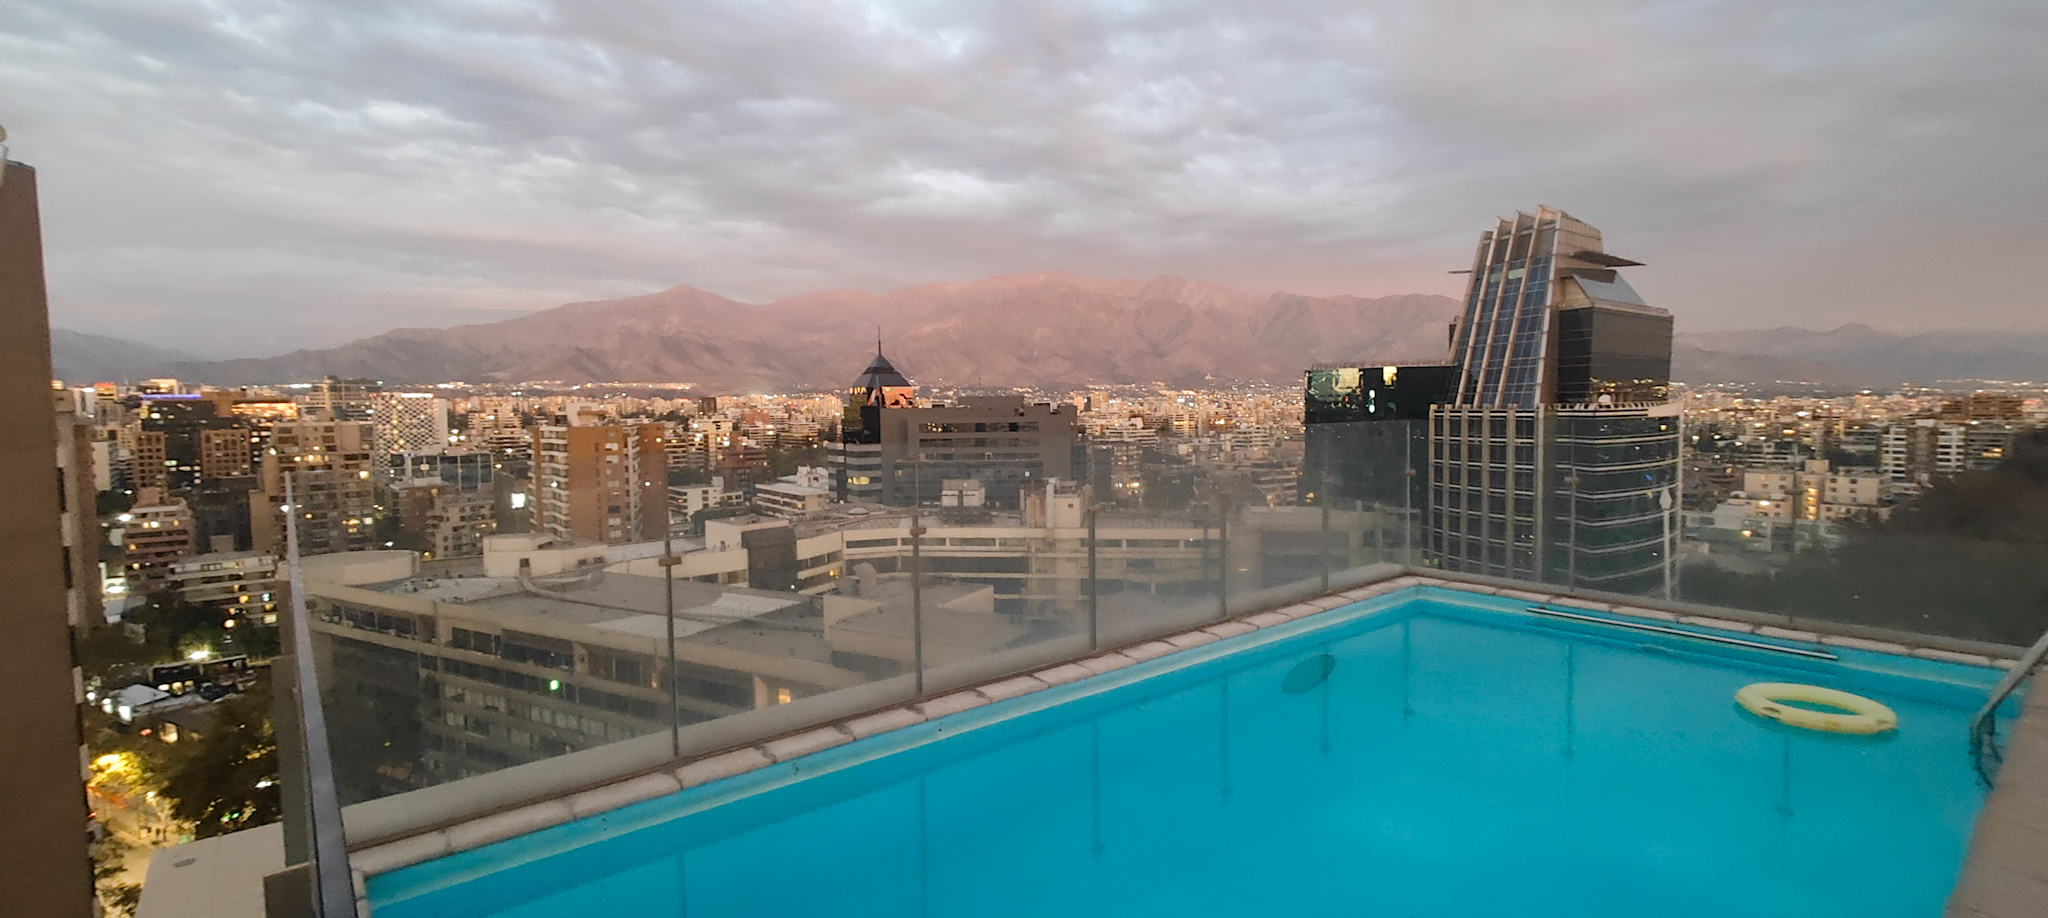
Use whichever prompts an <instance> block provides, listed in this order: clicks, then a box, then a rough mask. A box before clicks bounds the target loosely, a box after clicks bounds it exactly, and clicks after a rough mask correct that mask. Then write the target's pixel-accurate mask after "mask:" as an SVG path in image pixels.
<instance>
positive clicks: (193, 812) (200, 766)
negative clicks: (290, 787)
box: [160, 682, 282, 838]
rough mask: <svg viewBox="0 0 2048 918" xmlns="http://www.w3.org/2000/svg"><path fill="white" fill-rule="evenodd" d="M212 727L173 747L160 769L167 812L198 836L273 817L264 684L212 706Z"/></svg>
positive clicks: (272, 746) (273, 746)
mask: <svg viewBox="0 0 2048 918" xmlns="http://www.w3.org/2000/svg"><path fill="white" fill-rule="evenodd" d="M214 718H215V720H214V726H213V729H212V730H211V731H210V732H208V733H206V734H205V735H203V736H201V737H200V738H199V740H198V741H197V742H195V743H192V744H191V745H190V746H189V747H187V746H186V744H184V743H180V744H178V746H176V747H172V748H173V749H174V750H176V751H175V752H174V754H173V756H172V757H171V758H170V759H169V760H168V761H167V762H165V763H164V765H163V766H162V771H161V772H160V774H161V777H162V781H163V790H162V793H163V795H164V796H166V797H169V798H170V799H171V801H172V803H171V813H172V815H174V816H176V817H177V818H179V819H182V820H185V821H187V822H190V823H192V825H193V834H194V835H196V836H197V837H199V838H211V837H213V836H216V835H226V834H228V833H229V832H235V831H239V830H241V829H246V828H251V827H254V826H260V825H265V824H267V823H272V822H276V821H277V820H278V817H279V813H280V809H281V806H282V804H281V802H280V800H279V797H278V779H277V738H276V736H275V735H274V734H273V733H272V731H271V727H270V691H269V687H268V683H266V682H258V683H257V687H256V688H252V689H251V690H250V691H247V692H244V693H242V694H241V695H237V696H235V697H232V698H229V699H226V700H223V701H220V702H218V703H216V704H215V705H214Z"/></svg>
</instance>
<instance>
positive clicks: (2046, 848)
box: [138, 573, 2048, 918]
mask: <svg viewBox="0 0 2048 918" xmlns="http://www.w3.org/2000/svg"><path fill="white" fill-rule="evenodd" d="M1417 586H1433V587H1438V588H1443V589H1455V590H1465V591H1470V592H1474V593H1482V594H1494V595H1500V596H1506V597H1510V598H1514V599H1518V600H1523V601H1527V602H1530V603H1550V602H1554V603H1558V604H1561V605H1566V606H1569V607H1572V608H1580V609H1591V610H1596V611H1608V612H1613V613H1618V614H1622V615H1628V616H1634V617H1639V618H1647V619H1657V620H1663V621H1670V622H1677V623H1680V624H1685V625H1690V626H1694V627H1698V628H1705V629H1714V630H1720V631H1727V632H1734V633H1740V634H1751V635H1756V636H1760V637H1768V638H1779V639H1786V640H1797V641H1806V642H1812V643H1818V644H1823V645H1832V646H1839V647H1851V648H1857V649H1862V650H1870V651H1876V652H1881V653H1895V654H1900V655H1905V656H1916V657H1921V658H1925V659H1936V660H1945V661H1949V662H1956V663H1966V664H1973V665H1980V666H1988V667H1999V666H2005V667H2010V666H2011V665H2012V660H2013V659H2014V658H2016V657H2017V656H2018V653H2019V651H2018V649H2017V648H2005V647H1997V646H1991V645H1980V644H1972V643H1969V642H1961V641H1955V640H1949V639H1943V638H1937V637H1930V636H1921V635H1909V634H1902V633H1898V632H1885V631H1881V630H1878V629H1870V628H1863V627H1859V626H1853V625H1843V624H1838V623H1827V622H1815V621H1809V620H1799V619H1792V618H1789V617H1786V616H1781V615H1769V614H1759V613H1748V612H1741V611H1737V610H1728V609H1703V608H1702V607H1697V606H1690V605H1686V604H1682V603H1661V602H1656V601H1652V600H1646V599H1640V598H1628V599H1626V600H1625V601H1613V602H1609V601H1599V600H1596V599H1589V598H1588V597H1585V596H1580V595H1572V594H1563V593H1546V592H1540V591H1537V590H1531V589H1529V587H1530V586H1531V585H1530V584H1514V585H1512V586H1508V585H1503V584H1502V583H1501V582H1497V581H1484V580H1480V579H1477V578H1471V579H1468V578H1456V579H1451V578H1444V577H1438V576H1434V575H1424V574H1417V573H1402V574H1400V575H1399V576H1394V577H1391V578H1389V579H1385V580H1381V581H1378V582H1375V583H1371V584H1368V585H1365V586H1362V587H1358V588H1356V589H1350V590H1345V591H1342V592H1336V593H1331V594H1329V595H1326V596H1320V597H1316V598H1312V599H1309V600H1306V601H1303V602H1299V603H1295V604H1292V605H1287V606H1284V607H1282V608H1278V609H1271V610H1267V611H1262V612H1257V613H1254V614H1250V615H1244V616H1241V617H1238V618H1233V619H1229V620H1226V621H1221V622H1217V623H1214V624H1210V625H1206V626H1203V627H1199V628H1194V629H1190V630H1188V631H1183V632H1180V633H1176V634H1170V635H1166V636H1162V637H1159V638H1156V639H1152V640H1146V641H1142V642H1139V643H1136V644H1132V645H1128V646H1124V647H1120V648H1116V649H1113V650H1108V651H1105V652H1101V653H1096V654H1092V655H1089V656H1086V657H1082V658H1079V659H1074V660H1069V661H1065V662H1061V663H1057V664H1054V665H1050V666H1043V667H1041V668H1038V669H1035V670H1032V671H1030V672H1026V673H1019V674H1015V675H1011V676H1008V677H1005V678H1001V679H996V680H993V681H989V682H985V683H982V684H980V685H976V686H973V687H970V688H966V689H961V690H958V691H954V692H950V693H947V694H942V695H938V696H936V697H930V698H925V699H922V700H919V701H916V702H912V703H907V704H900V705H895V706H890V707H885V708H882V709H879V710H874V711H869V712H866V713H862V714H859V715H857V716H853V717H849V718H845V719H841V720H838V721H835V722H832V723H828V724H825V725H822V726H816V727H812V728H808V729H804V730H799V731H796V732H793V733H789V734H785V735H782V736H777V737H772V738H768V739H764V740H760V741H757V742H753V743H750V744H747V745H742V746H738V747H735V748H730V749H725V750H721V751H717V752H713V753H710V754H707V755H702V756H698V757H694V758H690V759H687V760H684V761H682V762H680V763H673V762H672V763H670V764H668V765H665V766H663V767H662V768H660V769H658V770H653V771H644V772H641V773H636V774H631V775H627V776H623V777H619V778H616V779H613V780H609V781H604V782H601V783H597V784H595V786H589V787H586V788H583V789H580V790H577V791H575V792H573V793H563V794H557V795H554V796H549V797H546V798H545V799H538V800H534V801H532V802H528V803H524V804H521V805H517V806H512V807H506V808H500V809H497V810H495V811H491V812H486V813H479V814H477V815H475V816H474V817H473V818H465V819H462V820H459V821H455V822H453V823H450V824H442V825H437V826H432V827H428V828H424V829H422V830H420V831H418V832H415V833H411V834H407V835H405V836H403V837H397V838H389V839H384V840H378V841H376V842H374V843H369V844H361V845H356V846H353V848H352V850H351V851H350V854H349V860H350V866H351V868H352V872H353V875H354V876H353V879H354V883H355V892H356V897H357V908H358V911H359V913H360V915H362V916H365V918H368V916H369V915H370V910H369V907H368V901H367V894H366V892H365V881H366V879H367V878H368V877H369V876H374V875H377V874H380V873H385V872H388V871H392V870H397V869H399V868H402V867H407V866H411V865H413V864H419V863H423V862H426V861H429V860H433V859H435V858H439V857H443V856H446V855H449V854H453V853H456V852H459V851H466V850H470V849H473V848H477V847H481V846H483V845H488V844H492V843H494V842H498V841H503V840H506V839H510V838H515V837H518V836H521V835H525V834H528V833H531V832H536V831H539V830H542V829H546V828H549V827H551V826H556V825H561V824H563V823H567V822H570V821H573V820H577V819H582V818H584V817H588V816H592V815H596V814H599V813H604V812H607V811H610V810H614V809H618V808H620V807H624V806H628V805H631V804H634V803H639V802H642V801H646V800H652V799H655V798H658V797H662V796H665V795H668V794H673V793H676V792H678V791H681V790H682V789H684V788H688V787H695V786H698V785H702V784H708V783H710V782H713V781H718V780H721V779H725V778H730V777H734V776H737V775H741V774H745V773H747V772H750V771H753V770H755V769H759V768H764V767H767V766H769V765H772V764H775V763H778V762H784V761H788V760H790V759H794V758H798V757H801V756H805V755H809V754H812V753H816V752H820V751H823V750H826V749H830V748H833V747H835V746H839V745H843V744H845V743H850V742H853V741H854V740H856V739H863V738H866V737H869V736H874V735H877V734H881V733H886V732H888V731H891V730H898V729H903V728H905V727H910V726H914V725H916V724H921V723H924V722H925V721H927V720H932V719H936V718H939V717H944V716H946V715H949V714H956V713H959V712H962V711H967V710H971V709H973V708H978V707H981V706H983V705H987V704H990V703H993V702H996V701H1003V700H1007V699H1012V698H1018V697H1022V696H1024V695H1028V694H1030V693H1032V692H1037V691H1042V690H1045V689H1048V688H1051V687H1053V686H1056V685H1063V684H1066V683H1070V682H1074V681H1077V680H1080V679H1084V678H1087V677H1089V676H1092V675H1097V674H1101V673H1107V672H1112V671H1115V670H1117V669H1121V668H1123V667H1126V666H1131V665H1133V664H1136V663H1139V662H1142V661H1146V660H1152V659H1156V658H1159V657H1163V656H1167V655H1169V654H1174V653H1178V652H1181V651H1183V650H1188V649H1192V648H1195V647H1200V646H1202V645H1205V644H1210V643H1214V642H1216V641H1219V640H1222V639H1224V638H1227V637H1233V636H1236V635H1241V634H1249V633H1252V632H1254V631H1258V630H1261V629H1264V628H1271V627H1276V626H1279V625H1284V624H1287V623H1289V622H1293V621H1296V620H1299V619H1303V618H1307V617H1310V616H1314V615H1317V614H1319V613H1322V612H1325V611H1328V610H1330V609H1335V608H1340V607H1343V606H1347V605H1350V604H1352V603H1355V602H1359V601H1363V600H1368V599H1373V598H1376V597H1380V596H1385V595H1387V594H1390V593H1394V592H1398V591H1402V590H1407V589H1410V588H1413V587H1417ZM1604 598H1611V599H1617V600H1619V598H1615V597H1604ZM1708 612H1711V613H1712V614H1704V613H1708ZM1964 749H1965V747H1964V745H1963V744H1962V742H1960V741H1959V742H1958V749H1957V754H1958V755H1962V754H1965V751H1964ZM273 828H274V827H273ZM172 850H173V851H176V850H181V849H172ZM165 853H166V854H168V853H170V852H165ZM163 856H164V855H162V854H160V855H158V857H159V858H160V859H161V858H163ZM265 862H266V863H267V862H268V859H267V858H266V859H265ZM166 863H170V862H166ZM272 869H275V868H272ZM266 872H267V871H266ZM156 877H157V873H156V864H155V863H152V871H151V875H150V881H149V882H150V884H151V885H153V884H154V883H155V882H156ZM249 879H250V880H251V881H253V883H254V885H255V887H256V889H257V890H258V893H257V895H258V899H259V901H260V888H261V874H260V873H258V874H254V875H253V876H252V877H250V878H249ZM213 882H215V883H219V884H230V883H233V882H234V881H233V880H232V879H231V878H229V877H225V876H215V877H214V878H213ZM237 885H239V884H237ZM146 888H147V887H146ZM144 901H145V906H147V905H149V904H151V899H150V898H145V900H144ZM201 913H203V912H201ZM184 914H200V913H192V912H184V911H178V912H170V911H164V912H156V911H152V910H150V909H148V908H147V907H145V909H143V910H142V911H141V912H140V913H139V916H138V918H173V916H182V915H184ZM1947 915H1949V916H1971V918H1978V916H1986V918H2041V916H2044V915H2048V692H2034V693H2031V694H2030V696H2029V700H2028V703H2027V705H2026V713H2025V715H2024V716H2023V717H2022V718H2021V719H2020V720H2019V722H2018V723H2017V724H2016V725H2015V726H2014V728H2013V730H2012V735H2011V737H2010V739H2009V740H2008V745H2007V751H2006V758H2005V764H2004V767H2003V768H2002V770H2001V772H2000V775H1999V780H1998V784H1997V786H1996V787H1995V788H1994V790H1993V792H1992V794H1991V796H1990V799H1989V800H1988V802H1987V804H1986V806H1985V809H1984V811H1983V815H1982V816H1980V818H1979V821H1978V824H1977V828H1976V834H1975V836H1974V837H1973V839H1972V842H1971V847H1970V852H1969V855H1968V858H1967V862H1966V864H1965V869H1964V872H1963V876H1962V878H1961V881H1960V882H1959V883H1958V884H1957V887H1956V889H1955V891H1954V893H1953V894H1952V896H1951V898H1950V901H1949V905H1948V909H1947Z"/></svg>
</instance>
